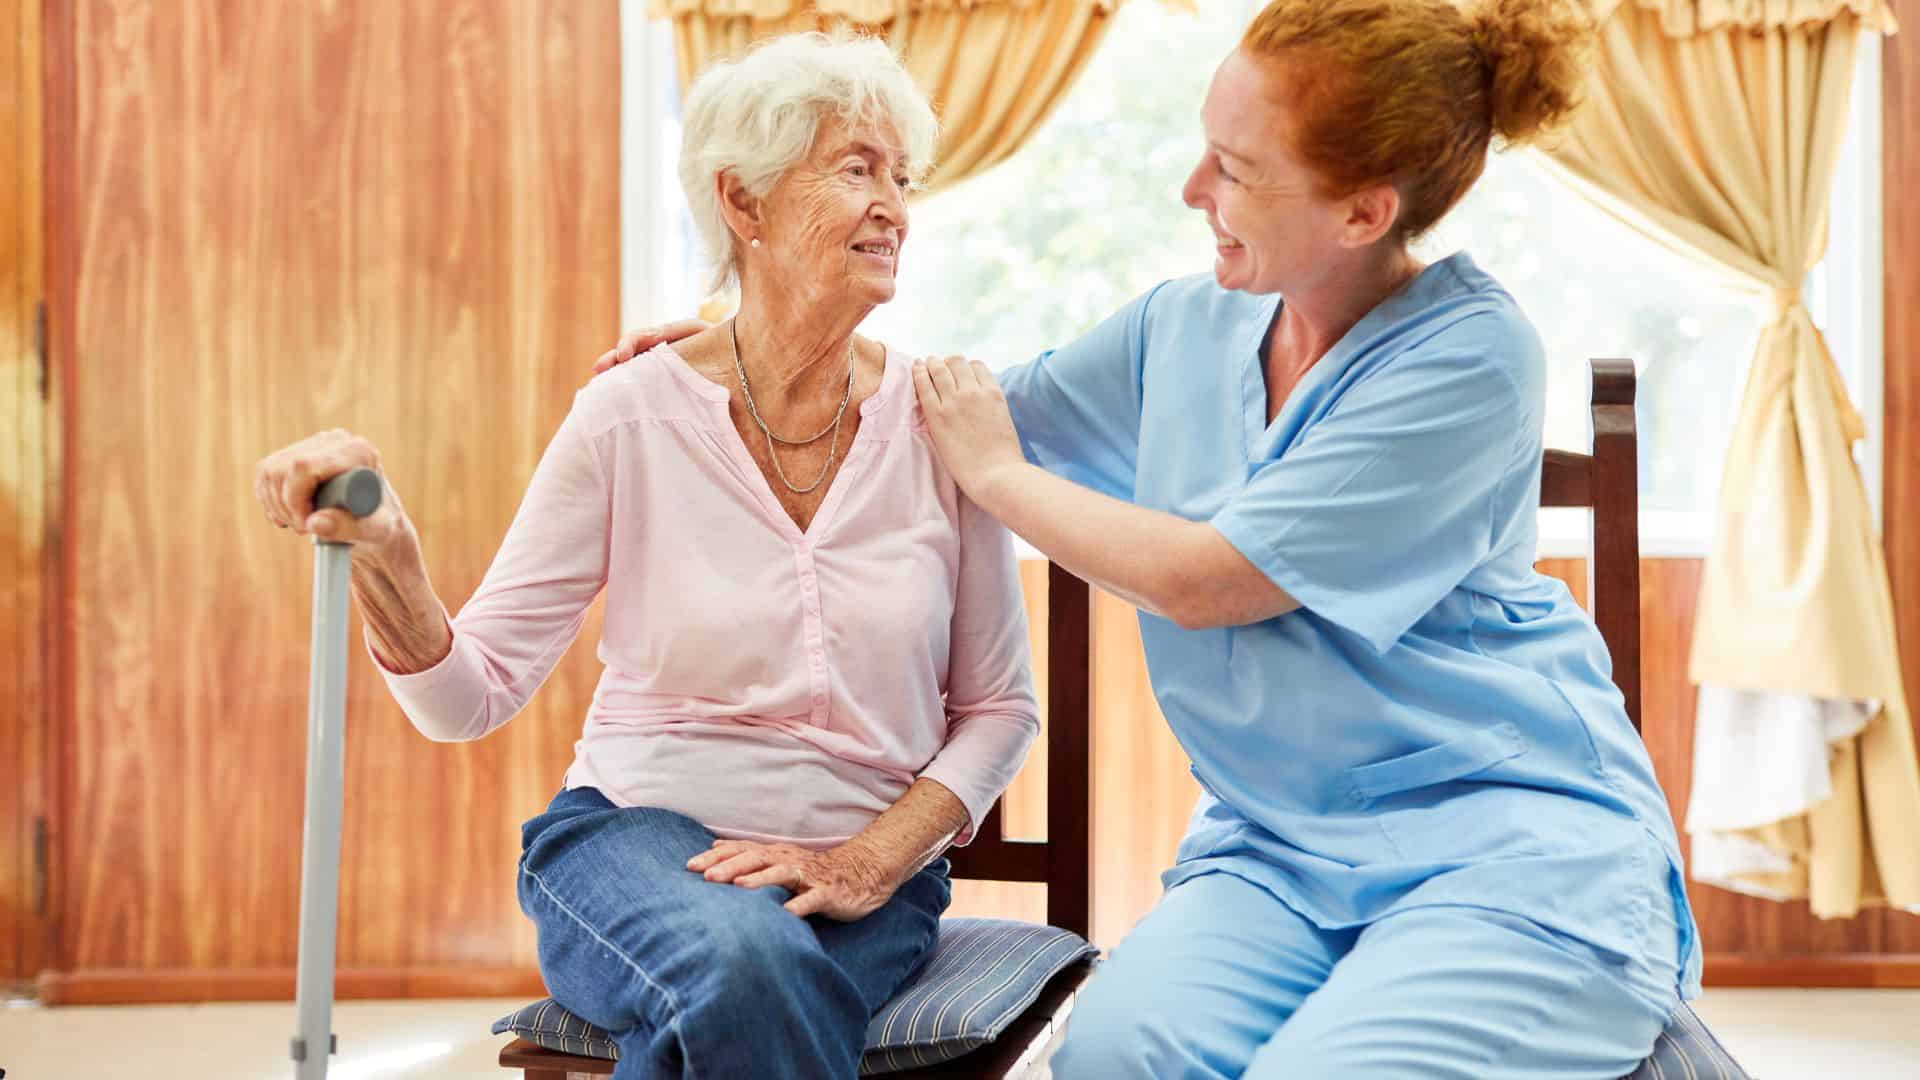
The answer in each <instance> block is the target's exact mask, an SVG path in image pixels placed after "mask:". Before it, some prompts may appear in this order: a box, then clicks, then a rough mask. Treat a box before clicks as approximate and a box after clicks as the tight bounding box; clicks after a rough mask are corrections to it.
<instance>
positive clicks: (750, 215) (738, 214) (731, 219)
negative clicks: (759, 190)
mask: <svg viewBox="0 0 1920 1080" xmlns="http://www.w3.org/2000/svg"><path fill="white" fill-rule="evenodd" d="M713 191H714V194H715V195H716V196H718V197H719V202H720V215H721V216H722V217H723V218H725V219H726V222H727V228H728V229H730V230H732V232H733V235H734V236H736V237H738V238H739V239H740V243H741V246H743V247H744V246H749V245H752V244H753V242H754V241H755V240H758V239H760V233H761V232H762V230H763V229H764V228H765V225H766V223H765V222H764V221H762V220H761V218H760V200H759V199H758V198H755V197H754V195H753V193H752V192H750V191H748V190H747V186H746V185H745V184H742V183H741V182H740V177H739V176H737V175H735V173H734V171H733V170H732V169H723V170H721V171H720V172H718V173H715V174H714V177H713Z"/></svg>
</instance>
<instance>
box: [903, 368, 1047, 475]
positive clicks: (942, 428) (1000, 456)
mask: <svg viewBox="0 0 1920 1080" xmlns="http://www.w3.org/2000/svg"><path fill="white" fill-rule="evenodd" d="M913 389H914V393H915V394H917V395H918V396H919V398H920V411H921V413H922V414H924V415H925V416H926V418H927V431H928V433H929V434H931V435H932V436H933V448H934V449H935V450H936V451H938V452H939V454H940V460H941V461H942V462H943V463H944V464H945V465H946V467H947V471H948V472H950V473H952V474H953V479H954V482H955V483H957V484H959V485H960V490H962V491H964V492H966V493H967V495H968V496H970V497H971V498H972V499H973V500H974V501H975V502H977V503H980V504H982V505H983V506H984V505H985V504H986V502H987V499H986V489H987V488H988V487H989V486H990V485H991V484H992V483H993V481H994V479H995V477H996V476H998V475H1000V474H1002V473H1003V472H1004V471H1006V470H1008V469H1010V468H1018V467H1019V466H1020V465H1022V464H1024V463H1025V461H1026V458H1025V456H1024V455H1022V454H1021V452H1020V437H1019V436H1018V435H1016V434H1014V431H1013V414H1012V413H1010V412H1008V411H1007V398H1006V395H1005V394H1003V393H1001V392H1000V382H999V380H998V379H995V378H994V377H993V372H992V371H991V370H990V369H989V368H988V367H987V365H985V364H983V363H981V362H980V361H978V360H971V361H970V360H968V359H967V358H966V357H964V356H949V357H945V358H944V359H943V358H940V357H931V356H929V357H923V358H921V359H919V360H916V361H915V362H914V365H913Z"/></svg>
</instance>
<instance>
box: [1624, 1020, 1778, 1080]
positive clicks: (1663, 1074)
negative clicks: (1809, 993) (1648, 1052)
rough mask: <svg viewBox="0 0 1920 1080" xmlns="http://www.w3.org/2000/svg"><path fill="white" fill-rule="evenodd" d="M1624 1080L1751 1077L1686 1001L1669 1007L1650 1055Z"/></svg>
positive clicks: (1742, 1079) (1737, 1079) (1735, 1079)
mask: <svg viewBox="0 0 1920 1080" xmlns="http://www.w3.org/2000/svg"><path fill="white" fill-rule="evenodd" d="M1626 1080H1753V1078H1752V1077H1750V1076H1748V1075H1747V1070H1745V1069H1742V1068H1741V1067H1740V1066H1739V1064H1738V1063H1737V1062H1735V1061H1734V1060H1733V1056H1732V1055H1731V1054H1729V1053H1727V1049H1726V1047H1724V1046H1721V1045H1720V1040H1718V1039H1716V1038H1714V1037H1713V1032H1711V1031H1708V1030H1707V1025H1706V1024H1704V1023H1702V1022H1701V1021H1700V1015H1699V1014H1698V1013H1696V1012H1694V1011H1693V1008H1692V1007H1691V1006H1689V1005H1688V1004H1687V1003H1686V1002H1684V1001H1683V1002H1681V1003H1680V1007H1679V1008H1678V1009H1675V1010H1674V1011H1673V1018H1672V1019H1671V1020H1668V1021H1667V1030H1665V1031H1663V1032H1661V1033H1660V1038H1659V1039H1658V1040H1657V1041H1656V1042H1655V1043H1654V1044H1653V1056H1652V1057H1650V1058H1648V1059H1647V1060H1645V1061H1643V1062H1641V1063H1640V1067H1639V1068H1637V1069H1635V1070H1633V1075H1632V1076H1629V1077H1627V1078H1626Z"/></svg>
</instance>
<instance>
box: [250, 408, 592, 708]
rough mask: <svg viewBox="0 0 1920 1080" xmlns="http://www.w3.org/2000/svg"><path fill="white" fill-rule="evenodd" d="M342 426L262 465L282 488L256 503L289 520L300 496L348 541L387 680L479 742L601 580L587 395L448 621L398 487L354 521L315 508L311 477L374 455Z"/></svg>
mask: <svg viewBox="0 0 1920 1080" xmlns="http://www.w3.org/2000/svg"><path fill="white" fill-rule="evenodd" d="M582 400H584V398H583V399H582ZM336 434H337V435H338V436H339V437H340V438H339V440H336V441H337V443H338V445H329V446H325V447H322V446H318V445H313V444H315V441H316V440H321V439H322V438H323V437H321V436H315V438H314V439H312V440H307V441H306V442H303V443H300V444H296V445H295V446H293V447H289V448H288V449H287V450H283V451H281V452H280V453H279V454H276V455H274V456H273V457H270V458H268V459H267V460H266V461H265V462H262V464H261V473H262V477H263V478H262V479H261V480H260V481H258V482H257V483H256V488H257V489H258V488H265V489H267V490H268V491H269V492H271V491H273V490H274V489H276V488H278V489H281V490H282V491H285V492H286V494H282V495H279V496H276V497H275V498H274V500H273V501H272V502H269V501H268V499H267V498H265V497H263V499H262V501H263V503H267V505H268V506H269V516H270V517H275V515H276V514H277V515H278V517H277V518H276V520H280V519H285V523H288V524H293V523H294V522H295V521H296V520H304V519H302V515H301V514H300V513H299V510H300V508H301V507H302V506H304V507H305V508H306V510H307V511H308V514H310V515H311V518H312V527H313V529H314V531H315V533H316V535H320V536H322V537H323V538H329V539H340V540H351V541H354V542H355V551H354V560H353V563H354V565H353V590H354V598H355V599H356V600H357V601H358V602H359V603H360V605H361V609H362V611H363V613H364V614H365V620H366V627H367V644H368V648H369V649H370V651H371V652H372V653H373V656H374V659H375V660H376V661H377V663H378V667H379V668H380V671H381V674H382V675H383V676H384V677H385V679H386V682H387V687H388V689H389V691H391V693H392V694H393V697H394V699H395V700H396V701H398V702H399V704H400V707H401V709H402V710H403V711H404V712H405V713H406V714H407V718H408V719H409V720H410V721H412V723H413V726H414V727H415V728H416V729H418V730H419V731H420V733H421V734H423V735H425V736H427V737H428V738H430V739H433V740H436V741H440V742H454V741H461V740H467V739H477V738H479V737H481V736H482V735H485V734H487V733H488V732H490V731H493V730H494V729H495V728H498V727H500V726H501V725H502V724H505V723H506V722H507V721H508V720H510V719H512V718H513V716H514V714H516V713H517V712H519V711H520V709H521V707H522V706H524V705H525V704H526V703H527V700H528V699H529V698H530V697H532V696H533V693H534V691H536V690H538V689H539V688H540V685H541V684H542V683H544V682H545V681H546V679H547V676H548V675H549V674H550V673H551V672H552V670H553V667H554V665H555V664H556V663H558V662H559V659H560V657H561V656H563V655H565V653H566V650H567V647H568V645H570V644H571V643H572V642H573V639H574V637H575V636H576V635H577V634H578V633H579V631H580V626H581V624H582V623H583V622H584V621H585V619H586V611H587V608H588V606H589V605H590V604H592V602H593V598H594V597H595V596H596V595H598V594H599V592H600V590H601V588H602V587H603V586H604V585H605V583H606V574H607V543H608V539H607V529H608V505H609V502H608V491H607V485H606V481H605V479H604V477H605V472H604V469H603V467H602V464H601V462H600V460H599V458H598V456H597V453H596V450H595V448H594V445H593V443H592V441H591V439H590V438H589V432H588V421H587V420H586V419H585V417H584V416H583V406H582V404H581V401H576V403H575V406H574V409H573V410H572V411H571V412H569V413H568V415H567V418H566V419H565V420H564V421H563V422H562V423H561V425H560V430H559V432H558V433H557V434H555V436H554V438H553V441H552V442H551V443H550V444H549V445H548V446H547V450H546V453H545V454H544V455H542V457H541V459H540V464H539V467H538V468H536V469H535V471H534V475H533V479H532V481H531V482H530V483H529V484H528V487H527V493H526V496H525V498H524V499H523V500H522V501H521V504H520V511H519V513H518V514H517V515H515V517H514V521H513V525H512V527H511V528H510V529H509V530H508V531H507V536H506V539H505V540H504V541H503V542H502V543H501V545H500V550H499V552H498V553H497V554H496V555H495V556H494V559H493V563H492V565H491V566H490V567H489V568H488V570H487V574H486V577H485V578H484V579H483V580H482V581H481V583H480V587H479V588H478V589H477V590H476V591H475V592H474V594H473V596H472V597H471V598H470V599H469V600H468V601H467V603H466V605H465V606H464V607H463V608H462V609H461V611H460V614H459V615H458V616H457V617H455V618H453V619H452V620H449V619H448V618H447V609H446V607H445V606H444V605H443V604H442V603H441V601H440V598H439V597H438V596H437V595H436V594H435V593H434V590H433V586H432V584H431V582H430V581H429V580H428V577H427V571H426V565H425V561H424V559H423V557H422V548H421V545H420V541H419V537H418V536H417V534H416V533H415V532H414V530H413V527H412V525H411V524H409V523H408V521H407V519H406V516H405V512H404V511H402V510H401V509H400V507H399V503H398V499H397V498H391V499H390V500H389V503H390V506H383V507H382V508H381V510H380V511H379V512H378V513H376V514H375V515H373V516H372V517H370V518H368V519H367V520H366V521H361V522H355V521H353V520H352V519H351V518H350V517H347V516H346V515H345V514H344V513H343V512H340V511H323V512H322V513H320V514H311V505H312V487H313V485H314V483H315V482H317V481H315V480H314V478H316V477H317V478H319V479H325V478H326V477H327V476H329V475H332V474H333V473H336V472H340V471H343V470H344V469H346V468H351V467H353V466H354V465H363V464H364V465H368V466H370V467H374V468H377V467H378V465H379V457H378V455H377V454H376V453H374V451H373V448H372V446H371V445H370V444H367V443H366V441H365V440H363V439H355V438H353V437H352V436H347V435H346V434H345V433H344V432H342V433H336ZM302 484H304V485H305V487H304V488H300V487H299V485H302ZM389 491H391V488H390V487H389ZM299 499H303V500H304V502H297V501H296V500H299ZM387 514H391V515H392V517H391V519H383V518H382V515H387ZM296 527H298V526H296Z"/></svg>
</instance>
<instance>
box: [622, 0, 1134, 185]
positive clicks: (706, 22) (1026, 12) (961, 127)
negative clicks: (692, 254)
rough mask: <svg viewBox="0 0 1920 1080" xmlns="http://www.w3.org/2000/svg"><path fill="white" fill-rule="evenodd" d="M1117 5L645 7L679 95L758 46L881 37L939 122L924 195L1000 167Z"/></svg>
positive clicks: (786, 0)
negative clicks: (808, 34) (667, 43)
mask: <svg viewBox="0 0 1920 1080" xmlns="http://www.w3.org/2000/svg"><path fill="white" fill-rule="evenodd" d="M1119 5H1120V0H654V4H653V9H652V11H653V14H654V16H655V17H657V18H671V19H672V20H673V43H674V53H675V56H676V58H677V60H678V62H679V67H680V87H681V89H682V91H684V90H685V89H686V88H687V87H688V86H689V85H691V84H692V82H693V79H694V78H695V77H696V76H697V75H699V73H700V72H701V71H704V70H705V69H706V67H707V65H709V64H711V63H713V62H714V61H715V60H718V59H722V58H724V57H730V56H737V55H739V54H740V53H741V52H744V51H745V50H746V49H747V47H748V46H750V45H752V44H753V43H754V42H756V41H759V40H761V39H762V38H767V37H773V36H775V35H778V34H785V33H791V32H793V31H797V30H826V29H829V28H832V27H835V26H850V27H853V28H856V29H859V30H862V31H865V32H867V33H871V34H874V35H875V36H879V37H884V38H886V40H887V42H888V44H890V45H892V46H893V49H894V51H895V52H896V53H898V54H899V55H900V57H901V59H902V60H903V61H904V62H905V64H906V66H907V70H908V71H910V72H911V73H912V74H913V77H914V80H915V81H916V82H917V83H919V85H920V88H921V89H922V90H924V91H925V92H926V93H927V96H928V97H929V98H931V99H932V101H933V108H934V112H935V113H936V114H937V115H938V116H939V117H940V151H939V155H938V159H937V161H936V164H935V167H934V171H933V174H932V175H931V176H929V177H928V178H927V182H926V191H927V192H928V193H931V192H934V191H938V190H940V189H942V188H944V187H947V186H949V185H952V184H955V183H958V182H960V181H961V180H964V179H966V178H967V177H969V176H972V175H974V174H976V173H979V172H981V171H983V170H985V169H987V168H990V167H992V166H993V165H996V164H998V163H1000V162H1002V161H1005V160H1006V159H1007V158H1008V157H1010V156H1011V155H1012V154H1013V152H1014V151H1016V150H1018V149H1019V148H1020V147H1021V146H1022V145H1023V144H1024V143H1025V142H1026V140H1027V139H1028V138H1029V137H1031V136H1032V135H1033V133H1034V131H1035V130H1036V129H1037V128H1038V127H1039V126H1040V122H1041V121H1042V120H1045V119H1046V117H1047V115H1048V114H1049V113H1051V112H1052V111H1053V109H1054V107H1055V106H1056V105H1058V104H1059V103H1060V101H1061V100H1062V99H1063V98H1065V97H1066V94H1067V91H1068V90H1069V89H1071V88H1072V86H1073V81H1074V79H1075V78H1076V77H1077V76H1078V75H1079V74H1080V71H1081V69H1083V68H1084V67H1085V66H1086V63H1087V61H1088V60H1089V59H1090V58H1091V57H1092V56H1093V51H1094V49H1095V48H1096V47H1098V46H1099V44H1100V39H1101V38H1102V37H1103V36H1104V35H1105V34H1106V32H1107V26H1108V23H1109V21H1110V20H1111V18H1112V16H1113V13H1114V11H1115V10H1117V9H1118V7H1119Z"/></svg>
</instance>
